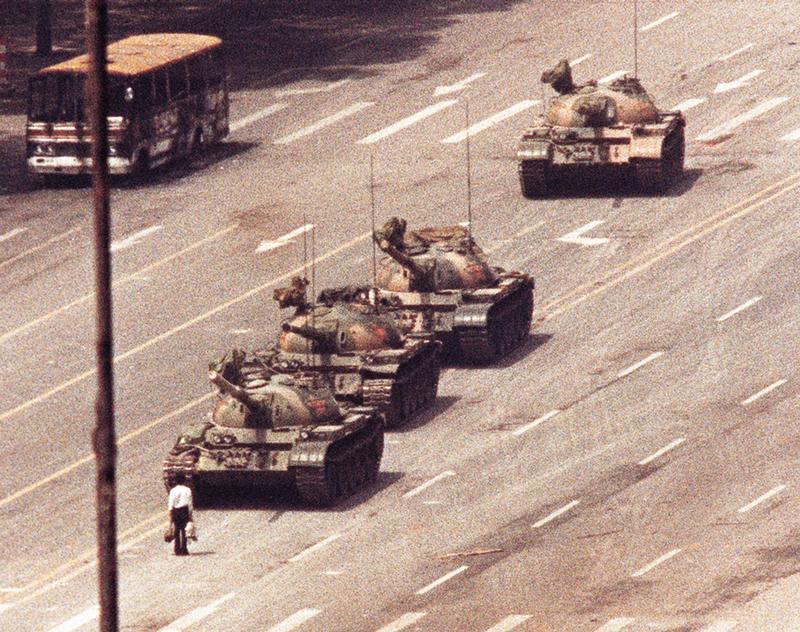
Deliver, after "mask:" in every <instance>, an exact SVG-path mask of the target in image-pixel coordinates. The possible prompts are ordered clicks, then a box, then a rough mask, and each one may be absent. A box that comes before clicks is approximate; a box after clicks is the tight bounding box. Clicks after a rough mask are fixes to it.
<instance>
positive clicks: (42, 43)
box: [36, 0, 53, 55]
mask: <svg viewBox="0 0 800 632" xmlns="http://www.w3.org/2000/svg"><path fill="white" fill-rule="evenodd" d="M51 18H52V11H51V10H50V0H38V1H37V3H36V54H37V55H52V54H53V22H52V19H51Z"/></svg>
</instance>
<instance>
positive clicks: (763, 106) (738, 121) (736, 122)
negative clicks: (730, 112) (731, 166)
mask: <svg viewBox="0 0 800 632" xmlns="http://www.w3.org/2000/svg"><path fill="white" fill-rule="evenodd" d="M788 100H789V97H774V98H772V99H769V100H768V101H764V102H763V103H760V104H758V105H757V106H756V107H754V108H752V109H751V110H748V111H747V112H745V113H744V114H739V115H738V116H735V117H733V118H732V119H731V120H730V121H728V122H727V123H723V124H722V125H718V126H717V127H714V128H712V129H710V130H708V131H707V132H704V133H703V134H700V136H698V137H697V138H696V139H695V140H698V141H701V142H709V141H716V140H720V139H722V138H723V137H725V136H727V135H728V134H730V133H731V132H732V131H733V130H735V129H736V128H737V127H739V126H740V125H744V124H745V123H747V122H749V121H752V120H753V119H754V118H758V117H759V116H761V115H762V114H765V113H766V112H769V111H770V110H772V109H773V108H776V107H778V106H779V105H783V104H784V103H786V102H787V101H788Z"/></svg>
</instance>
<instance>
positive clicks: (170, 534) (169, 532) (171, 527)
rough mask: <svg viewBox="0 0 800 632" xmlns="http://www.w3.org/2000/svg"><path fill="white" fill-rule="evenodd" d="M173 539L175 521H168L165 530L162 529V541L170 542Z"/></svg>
mask: <svg viewBox="0 0 800 632" xmlns="http://www.w3.org/2000/svg"><path fill="white" fill-rule="evenodd" d="M174 539H175V523H173V522H170V523H169V526H168V527H167V530H166V531H164V542H172V541H173V540H174Z"/></svg>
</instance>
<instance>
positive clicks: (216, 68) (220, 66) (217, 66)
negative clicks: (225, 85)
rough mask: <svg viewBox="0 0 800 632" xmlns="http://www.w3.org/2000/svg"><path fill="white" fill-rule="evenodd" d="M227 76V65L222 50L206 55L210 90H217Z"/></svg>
mask: <svg viewBox="0 0 800 632" xmlns="http://www.w3.org/2000/svg"><path fill="white" fill-rule="evenodd" d="M224 75H225V64H224V62H223V59H222V52H221V51H220V50H212V51H210V52H209V53H208V55H206V78H207V79H208V87H209V88H217V87H219V85H220V84H221V83H222V80H223V78H224Z"/></svg>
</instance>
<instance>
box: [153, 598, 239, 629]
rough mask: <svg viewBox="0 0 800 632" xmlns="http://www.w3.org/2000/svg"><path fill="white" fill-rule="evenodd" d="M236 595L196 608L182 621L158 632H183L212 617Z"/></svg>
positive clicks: (175, 622) (179, 620)
mask: <svg viewBox="0 0 800 632" xmlns="http://www.w3.org/2000/svg"><path fill="white" fill-rule="evenodd" d="M235 594H236V593H232V592H231V593H228V594H227V595H224V596H222V597H220V598H219V599H217V600H216V601H212V602H211V603H210V604H208V605H207V606H202V607H201V608H195V609H194V610H192V611H191V612H189V613H188V614H185V615H184V616H182V617H181V618H180V619H178V620H176V621H173V622H172V623H170V624H169V625H168V626H167V627H165V628H161V629H160V630H159V631H158V632H182V631H183V630H185V629H186V628H188V627H189V626H191V625H194V624H195V623H198V622H199V621H202V620H203V619H205V618H207V617H209V616H211V615H212V614H214V612H215V611H216V610H217V609H218V608H219V607H220V606H221V605H222V604H224V603H225V602H226V601H230V600H231V599H233V597H234V596H235Z"/></svg>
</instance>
